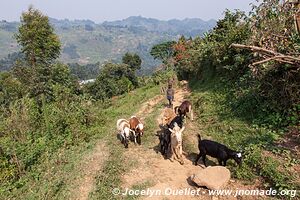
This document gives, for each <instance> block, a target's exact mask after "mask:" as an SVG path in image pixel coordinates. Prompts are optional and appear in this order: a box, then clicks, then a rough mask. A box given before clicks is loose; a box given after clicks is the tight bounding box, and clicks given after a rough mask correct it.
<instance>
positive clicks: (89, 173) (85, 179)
mask: <svg viewBox="0 0 300 200" xmlns="http://www.w3.org/2000/svg"><path fill="white" fill-rule="evenodd" d="M108 154H109V150H108V148H107V147H106V146H105V144H104V143H103V142H102V143H98V144H96V146H95V148H94V149H93V150H92V151H91V153H90V154H88V155H87V157H86V158H85V159H84V160H83V161H82V162H81V163H80V164H79V167H78V168H79V169H78V173H79V175H78V176H77V178H76V180H75V183H74V188H73V189H72V190H71V199H79V200H85V199H88V196H89V193H90V192H91V191H93V189H94V188H93V187H94V185H95V177H96V175H97V173H98V172H99V171H100V170H101V169H102V167H103V165H104V163H105V161H106V159H107V158H108Z"/></svg>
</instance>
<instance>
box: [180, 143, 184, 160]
mask: <svg viewBox="0 0 300 200" xmlns="http://www.w3.org/2000/svg"><path fill="white" fill-rule="evenodd" d="M179 156H180V160H181V161H180V164H182V165H183V164H184V160H183V157H182V145H180V147H179Z"/></svg>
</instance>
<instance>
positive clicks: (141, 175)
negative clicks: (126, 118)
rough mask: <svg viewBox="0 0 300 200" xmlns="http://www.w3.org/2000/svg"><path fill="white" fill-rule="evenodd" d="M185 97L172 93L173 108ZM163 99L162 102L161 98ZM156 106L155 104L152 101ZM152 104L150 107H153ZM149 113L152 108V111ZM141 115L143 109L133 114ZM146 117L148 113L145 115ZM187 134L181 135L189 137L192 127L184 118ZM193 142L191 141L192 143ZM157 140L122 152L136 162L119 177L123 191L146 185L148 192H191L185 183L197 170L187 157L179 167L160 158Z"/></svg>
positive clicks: (186, 94) (160, 115) (157, 122)
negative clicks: (149, 190) (180, 190)
mask: <svg viewBox="0 0 300 200" xmlns="http://www.w3.org/2000/svg"><path fill="white" fill-rule="evenodd" d="M188 96H189V92H188V91H186V90H183V89H177V90H176V93H175V101H174V106H178V105H180V103H181V102H182V101H183V100H184V99H186V98H187V97H188ZM164 100H165V99H164ZM156 103H158V101H157V102H156ZM154 105H155V104H153V106H154ZM163 109H164V107H162V108H160V110H159V113H160V114H159V115H158V116H157V117H156V125H157V131H158V130H159V124H161V119H162V114H163ZM152 110H153V109H152ZM142 114H143V115H145V113H144V109H143V107H142V109H141V110H140V111H139V112H138V113H137V116H139V115H142ZM147 114H149V113H147ZM186 126H187V129H186V130H188V131H186V132H185V133H184V134H190V133H192V132H193V129H195V127H194V126H193V125H192V124H191V121H190V120H189V119H188V120H187V122H186ZM194 132H195V131H194ZM146 134H153V135H155V134H156V132H152V133H151V132H147V133H146ZM185 138H188V139H189V140H193V139H196V137H193V135H191V136H189V137H185ZM194 142H195V141H194ZM158 144H159V140H158V138H157V137H156V138H155V142H153V144H151V145H149V146H140V147H136V148H133V149H130V151H128V152H127V153H126V155H125V156H126V157H127V158H128V159H134V160H135V161H136V163H137V164H136V167H132V170H130V171H129V172H128V173H126V174H125V175H124V176H123V189H125V188H132V187H133V186H139V185H146V186H147V188H149V189H151V190H153V191H154V190H157V191H162V192H164V191H165V190H166V189H168V188H170V189H174V190H176V189H186V188H191V189H193V185H192V184H191V183H190V182H189V180H188V177H190V176H191V175H192V174H194V173H195V172H196V171H198V170H201V167H199V166H194V165H193V164H192V161H191V160H189V158H187V157H185V156H184V161H185V164H184V165H180V164H179V163H178V162H177V161H174V162H171V161H170V160H168V159H164V158H163V157H162V155H161V154H160V153H159V152H158V151H159V149H158V146H157V145H158ZM167 197H168V196H165V195H158V196H155V197H154V198H155V199H166V198H167ZM169 197H170V198H171V199H182V198H183V197H182V196H175V195H172V196H169ZM141 198H142V199H148V198H153V197H147V196H142V197H141ZM194 198H197V199H199V197H194V196H184V199H194Z"/></svg>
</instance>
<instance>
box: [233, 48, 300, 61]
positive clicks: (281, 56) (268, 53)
mask: <svg viewBox="0 0 300 200" xmlns="http://www.w3.org/2000/svg"><path fill="white" fill-rule="evenodd" d="M230 47H234V48H240V49H249V50H250V51H253V52H259V53H261V54H265V55H266V56H267V58H265V59H264V60H261V61H258V62H255V63H253V64H252V65H259V64H262V63H265V62H269V61H271V60H275V61H278V62H284V63H289V64H291V65H296V64H299V63H300V57H294V56H289V55H284V54H282V53H278V52H276V51H272V50H268V49H265V48H262V47H257V46H248V45H243V44H231V45H230ZM270 56H272V57H270Z"/></svg>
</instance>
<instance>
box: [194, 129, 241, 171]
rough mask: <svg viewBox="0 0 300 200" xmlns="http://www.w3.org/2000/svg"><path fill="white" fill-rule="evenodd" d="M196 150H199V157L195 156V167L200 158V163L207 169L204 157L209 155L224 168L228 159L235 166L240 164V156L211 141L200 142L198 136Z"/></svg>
mask: <svg viewBox="0 0 300 200" xmlns="http://www.w3.org/2000/svg"><path fill="white" fill-rule="evenodd" d="M198 148H199V151H200V153H199V155H198V156H197V158H196V160H195V163H194V164H195V165H197V163H198V160H199V159H200V158H201V157H202V161H203V163H204V165H205V167H207V165H206V162H205V159H206V155H209V156H211V157H214V158H217V159H218V161H219V165H223V166H226V162H227V160H228V159H233V160H235V162H236V163H237V164H240V163H241V162H242V154H241V153H239V152H237V151H233V150H231V149H229V148H228V147H226V146H225V145H223V144H220V143H218V142H214V141H211V140H201V136H200V135H199V134H198Z"/></svg>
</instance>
